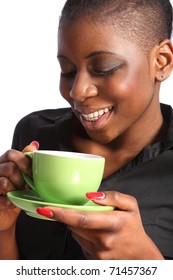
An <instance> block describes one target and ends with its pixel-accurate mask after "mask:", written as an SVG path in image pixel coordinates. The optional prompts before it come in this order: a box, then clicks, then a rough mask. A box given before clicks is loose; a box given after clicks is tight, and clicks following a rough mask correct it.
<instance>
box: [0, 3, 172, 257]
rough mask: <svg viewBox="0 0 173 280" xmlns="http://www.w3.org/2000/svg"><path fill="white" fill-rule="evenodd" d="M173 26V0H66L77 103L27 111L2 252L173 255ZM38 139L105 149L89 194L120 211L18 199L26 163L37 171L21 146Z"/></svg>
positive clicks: (6, 165)
mask: <svg viewBox="0 0 173 280" xmlns="http://www.w3.org/2000/svg"><path fill="white" fill-rule="evenodd" d="M158 18H159V20H158ZM171 32H172V7H171V4H170V2H169V1H165V0H164V1H163V0H157V1H155V0H150V1H147V3H146V1H139V0H128V1H122V0H109V1H107V0H106V1H103V0H101V1H100V0H99V1H97V0H95V1H89V0H80V1H73V0H67V1H66V4H65V6H64V8H63V11H62V15H61V19H60V25H59V31H58V60H59V63H60V67H61V72H62V73H61V80H60V92H61V94H62V96H63V97H64V98H65V99H66V100H67V101H68V102H69V104H70V106H71V108H67V109H57V110H44V111H40V112H34V113H31V114H30V115H28V116H26V117H24V118H23V119H22V120H21V121H20V122H19V124H18V125H17V127H16V130H15V134H14V139H13V149H14V150H10V151H7V152H6V153H5V154H4V155H2V156H1V158H0V176H1V177H0V190H1V194H2V195H1V200H0V207H1V213H0V239H1V242H0V252H1V253H0V254H1V256H0V257H1V258H2V259H17V258H23V259H85V258H87V259H118V260H120V259H153V260H154V259H164V258H165V259H172V258H173V246H172V241H173V203H172V201H173V200H172V198H173V187H172V181H173V175H172V160H173V154H172V146H173V136H172V135H173V133H172V132H173V113H172V109H171V108H170V107H169V106H166V105H161V104H160V103H159V90H160V85H161V82H162V81H164V80H165V79H167V78H168V77H169V75H170V73H171V71H172V69H173V46H172V43H171V41H170V37H171ZM33 140H35V141H33ZM30 142H31V145H29V146H27V145H28V143H30ZM39 145H40V148H41V149H52V150H68V151H76V152H84V153H93V154H99V155H102V156H104V157H105V160H106V165H105V172H104V178H103V181H102V184H101V186H100V189H99V191H98V192H97V193H88V194H87V197H88V199H91V200H93V201H94V202H95V203H98V204H101V205H112V206H114V207H115V208H116V210H115V211H110V212H104V213H91V212H90V213H89V212H82V211H81V212H80V211H74V210H71V209H61V208H57V207H49V206H47V207H44V208H38V209H37V212H38V213H39V214H40V215H43V216H46V217H49V218H53V219H55V220H57V222H54V223H53V222H48V221H42V220H39V219H33V218H30V217H28V216H27V215H26V214H25V213H23V212H22V211H20V210H19V209H17V208H14V206H12V205H11V204H10V203H9V201H8V200H7V198H6V193H7V192H8V191H11V190H13V189H19V190H20V189H23V188H24V181H23V179H22V176H21V173H20V170H22V171H24V172H27V173H28V174H30V172H31V171H30V162H29V159H28V158H26V157H25V155H24V154H23V153H22V152H20V151H28V150H29V151H32V150H34V149H38V146H39ZM31 233H32V234H31ZM33 236H34V240H33Z"/></svg>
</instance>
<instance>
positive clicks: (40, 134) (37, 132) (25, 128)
mask: <svg viewBox="0 0 173 280" xmlns="http://www.w3.org/2000/svg"><path fill="white" fill-rule="evenodd" d="M72 115H73V111H72V109H71V108H60V109H46V110H40V111H35V112H32V113H30V114H28V115H26V116H24V117H23V118H22V119H21V120H20V121H19V122H18V123H17V125H16V127H15V130H14V135H13V142H12V148H14V149H18V150H21V149H23V147H25V146H26V145H28V144H29V143H30V142H31V141H33V140H39V141H41V140H42V139H44V138H48V135H50V137H52V138H53V137H54V131H55V129H54V128H55V124H57V123H59V124H63V123H64V122H66V120H68V119H70V118H72ZM40 138H41V139H40Z"/></svg>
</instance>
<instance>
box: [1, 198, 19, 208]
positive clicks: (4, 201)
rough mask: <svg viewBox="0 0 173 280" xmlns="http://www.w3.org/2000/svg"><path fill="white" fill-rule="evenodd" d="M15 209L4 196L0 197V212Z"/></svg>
mask: <svg viewBox="0 0 173 280" xmlns="http://www.w3.org/2000/svg"><path fill="white" fill-rule="evenodd" d="M7 208H8V209H14V208H16V207H15V206H14V205H13V204H12V203H11V202H10V201H9V199H8V198H7V196H5V195H0V211H1V210H7Z"/></svg>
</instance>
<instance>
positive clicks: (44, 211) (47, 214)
mask: <svg viewBox="0 0 173 280" xmlns="http://www.w3.org/2000/svg"><path fill="white" fill-rule="evenodd" d="M37 213H38V214H39V215H42V216H45V217H47V218H52V217H53V213H52V211H50V210H49V209H47V208H41V207H39V208H37Z"/></svg>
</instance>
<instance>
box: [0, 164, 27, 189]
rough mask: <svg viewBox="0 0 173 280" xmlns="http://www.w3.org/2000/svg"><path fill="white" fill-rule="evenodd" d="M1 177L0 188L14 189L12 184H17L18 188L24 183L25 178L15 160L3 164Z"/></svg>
mask: <svg viewBox="0 0 173 280" xmlns="http://www.w3.org/2000/svg"><path fill="white" fill-rule="evenodd" d="M5 177H6V179H5ZM0 178H1V181H0V188H3V190H5V189H7V190H8V189H9V190H12V189H13V187H12V184H13V185H14V186H16V188H21V187H22V186H23V185H24V180H23V177H22V176H21V172H20V170H19V168H18V167H17V165H16V164H15V163H14V162H8V163H7V162H5V163H2V164H1V166H0ZM11 188H12V189H11Z"/></svg>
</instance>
